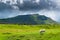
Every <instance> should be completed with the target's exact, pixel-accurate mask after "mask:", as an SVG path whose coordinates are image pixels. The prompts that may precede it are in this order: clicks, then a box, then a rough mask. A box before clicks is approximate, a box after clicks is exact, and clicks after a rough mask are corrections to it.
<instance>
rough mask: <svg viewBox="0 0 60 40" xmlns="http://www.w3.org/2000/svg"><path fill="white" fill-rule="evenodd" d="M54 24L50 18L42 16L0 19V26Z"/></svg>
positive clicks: (33, 15)
mask: <svg viewBox="0 0 60 40" xmlns="http://www.w3.org/2000/svg"><path fill="white" fill-rule="evenodd" d="M52 23H55V21H53V20H52V19H51V18H49V17H46V16H44V15H38V14H32V15H19V16H16V17H12V18H6V19H0V24H32V25H34V24H52Z"/></svg>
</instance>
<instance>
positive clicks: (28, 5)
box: [17, 0, 56, 11]
mask: <svg viewBox="0 0 60 40" xmlns="http://www.w3.org/2000/svg"><path fill="white" fill-rule="evenodd" d="M17 6H18V7H19V9H20V10H22V11H23V10H24V11H27V10H43V9H50V7H53V8H55V7H56V4H55V3H54V2H52V1H45V0H40V2H39V3H36V2H34V3H33V0H32V1H24V2H23V4H22V5H20V4H18V5H17Z"/></svg>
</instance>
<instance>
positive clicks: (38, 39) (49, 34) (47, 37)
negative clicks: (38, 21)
mask: <svg viewBox="0 0 60 40" xmlns="http://www.w3.org/2000/svg"><path fill="white" fill-rule="evenodd" d="M40 29H46V32H45V33H44V34H43V35H41V34H40V33H39V30H40ZM59 30H60V25H14V24H0V40H60V31H59Z"/></svg>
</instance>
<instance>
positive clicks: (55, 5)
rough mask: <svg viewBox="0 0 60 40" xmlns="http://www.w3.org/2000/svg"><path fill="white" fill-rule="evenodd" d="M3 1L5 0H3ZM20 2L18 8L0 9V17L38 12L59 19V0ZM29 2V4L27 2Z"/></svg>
mask: <svg viewBox="0 0 60 40" xmlns="http://www.w3.org/2000/svg"><path fill="white" fill-rule="evenodd" d="M4 2H5V1H4ZM20 2H21V7H22V8H21V9H20V10H18V9H19V8H18V9H17V10H16V9H15V10H7V9H6V10H4V11H0V18H8V17H14V16H17V15H26V14H40V15H45V16H47V17H50V18H52V19H53V20H55V21H58V22H59V20H60V0H35V1H33V3H32V2H31V1H30V2H29V1H27V0H26V3H24V2H23V0H20ZM28 2H29V4H28Z"/></svg>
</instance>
